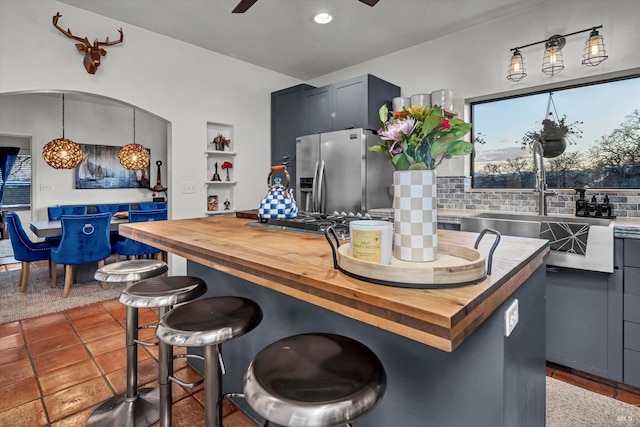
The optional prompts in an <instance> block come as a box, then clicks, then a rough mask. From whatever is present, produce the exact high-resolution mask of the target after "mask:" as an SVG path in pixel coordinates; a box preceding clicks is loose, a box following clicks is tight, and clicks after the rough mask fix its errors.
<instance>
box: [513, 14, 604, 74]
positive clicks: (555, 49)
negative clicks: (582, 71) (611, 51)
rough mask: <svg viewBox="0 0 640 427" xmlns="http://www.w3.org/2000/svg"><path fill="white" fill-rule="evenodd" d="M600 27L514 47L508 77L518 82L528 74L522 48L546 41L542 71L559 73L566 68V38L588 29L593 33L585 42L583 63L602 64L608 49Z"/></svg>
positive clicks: (589, 65) (593, 65)
mask: <svg viewBox="0 0 640 427" xmlns="http://www.w3.org/2000/svg"><path fill="white" fill-rule="evenodd" d="M598 28H602V25H599V26H597V27H592V28H587V29H586V30H580V31H575V32H573V33H569V34H565V35H562V36H561V35H559V34H556V35H553V36H551V37H549V38H548V39H547V40H541V41H539V42H535V43H529V44H526V45H524V46H518V47H514V48H513V49H511V51H512V52H513V55H512V56H511V59H510V61H509V70H508V72H507V79H509V80H511V81H512V82H518V81H520V80H522V79H523V78H525V77H526V76H527V74H526V73H525V69H524V60H523V58H522V53H520V50H521V49H524V48H526V47H529V46H535V45H537V44H541V43H544V45H545V51H544V58H543V61H542V72H543V73H545V74H548V75H550V76H553V75H555V74H558V73H559V72H560V71H562V70H563V69H564V59H563V57H562V48H563V47H564V45H565V41H566V39H565V38H566V37H569V36H573V35H576V34H581V33H586V32H587V31H591V33H590V34H589V38H588V39H587V41H586V42H585V49H584V55H583V60H582V65H586V66H588V67H595V66H596V65H599V64H601V63H602V62H603V61H604V60H606V59H607V58H608V56H607V52H606V50H605V49H604V41H603V39H602V36H601V35H600V34H599V33H598Z"/></svg>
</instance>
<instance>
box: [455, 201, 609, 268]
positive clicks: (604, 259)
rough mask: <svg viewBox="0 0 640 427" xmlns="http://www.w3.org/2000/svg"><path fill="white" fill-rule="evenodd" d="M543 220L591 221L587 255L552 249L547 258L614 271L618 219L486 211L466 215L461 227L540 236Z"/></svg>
mask: <svg viewBox="0 0 640 427" xmlns="http://www.w3.org/2000/svg"><path fill="white" fill-rule="evenodd" d="M543 222H549V223H569V224H587V225H589V235H588V239H587V248H586V252H585V255H579V254H575V253H569V252H561V251H555V250H552V251H551V253H550V254H549V258H548V259H547V264H548V265H553V266H557V267H570V268H577V269H581V270H592V271H604V272H607V273H612V272H613V226H614V220H611V219H604V218H582V217H554V216H539V215H526V214H524V215H519V214H508V213H498V212H496V213H493V212H485V213H479V214H475V215H471V216H467V217H463V218H462V219H461V221H460V229H461V230H462V231H474V232H480V231H482V230H484V229H485V228H491V229H494V230H497V231H499V232H500V233H502V234H504V235H507V236H517V237H531V238H540V227H541V224H542V223H543Z"/></svg>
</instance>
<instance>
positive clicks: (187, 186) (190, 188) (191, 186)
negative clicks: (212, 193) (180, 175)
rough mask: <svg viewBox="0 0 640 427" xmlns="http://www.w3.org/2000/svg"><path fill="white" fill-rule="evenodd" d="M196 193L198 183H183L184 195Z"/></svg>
mask: <svg viewBox="0 0 640 427" xmlns="http://www.w3.org/2000/svg"><path fill="white" fill-rule="evenodd" d="M195 193H196V183H195V182H183V183H182V194H195Z"/></svg>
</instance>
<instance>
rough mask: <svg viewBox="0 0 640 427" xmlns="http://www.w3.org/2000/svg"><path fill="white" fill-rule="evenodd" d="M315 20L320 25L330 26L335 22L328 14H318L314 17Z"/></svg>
mask: <svg viewBox="0 0 640 427" xmlns="http://www.w3.org/2000/svg"><path fill="white" fill-rule="evenodd" d="M313 20H314V21H316V23H318V24H328V23H329V22H331V21H332V20H333V16H331V15H329V14H328V13H318V14H317V15H316V16H314V17H313Z"/></svg>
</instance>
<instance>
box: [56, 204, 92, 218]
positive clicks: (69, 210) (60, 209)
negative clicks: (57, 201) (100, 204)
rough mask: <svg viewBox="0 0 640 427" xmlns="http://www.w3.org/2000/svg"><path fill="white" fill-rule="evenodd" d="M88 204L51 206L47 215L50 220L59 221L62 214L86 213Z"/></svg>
mask: <svg viewBox="0 0 640 427" xmlns="http://www.w3.org/2000/svg"><path fill="white" fill-rule="evenodd" d="M86 214H87V207H86V206H49V207H48V208H47V216H48V218H49V221H59V220H60V217H61V216H62V215H86Z"/></svg>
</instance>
